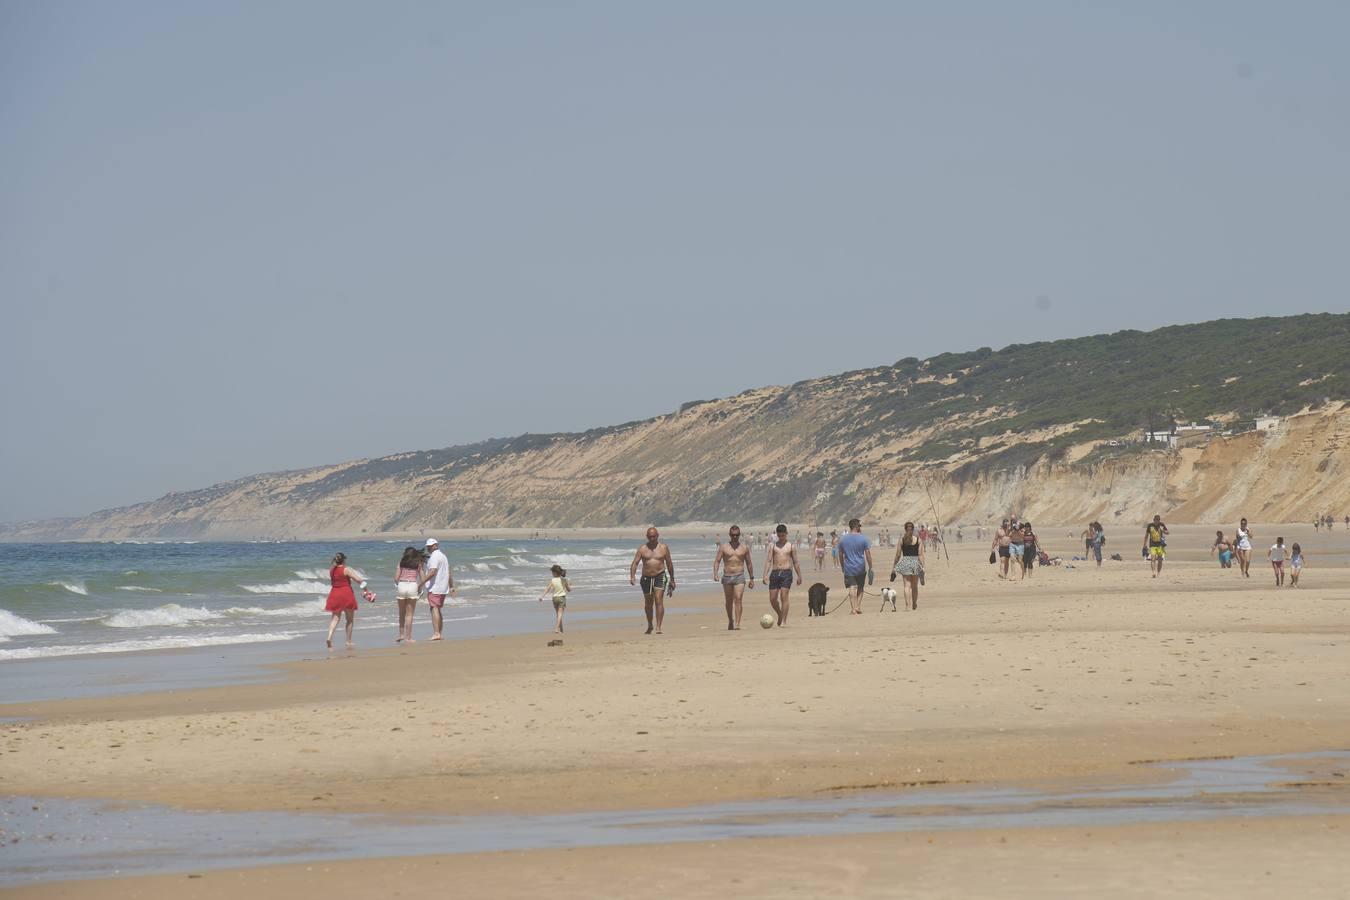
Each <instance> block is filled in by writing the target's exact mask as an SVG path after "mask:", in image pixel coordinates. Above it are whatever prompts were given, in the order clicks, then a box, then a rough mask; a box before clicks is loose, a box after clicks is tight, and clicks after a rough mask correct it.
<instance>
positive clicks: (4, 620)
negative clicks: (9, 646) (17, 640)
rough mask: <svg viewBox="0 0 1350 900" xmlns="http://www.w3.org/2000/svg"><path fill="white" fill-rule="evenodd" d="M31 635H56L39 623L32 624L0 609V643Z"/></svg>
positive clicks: (52, 629)
mask: <svg viewBox="0 0 1350 900" xmlns="http://www.w3.org/2000/svg"><path fill="white" fill-rule="evenodd" d="M33 634H56V629H55V628H53V627H51V626H50V625H43V624H42V623H41V622H33V621H30V620H29V619H25V618H24V617H23V616H20V615H16V614H14V613H12V612H10V611H9V610H7V609H0V641H7V640H9V639H10V638H12V637H27V636H28V635H33Z"/></svg>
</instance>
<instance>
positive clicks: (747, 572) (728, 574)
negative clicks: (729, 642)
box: [712, 525, 755, 631]
mask: <svg viewBox="0 0 1350 900" xmlns="http://www.w3.org/2000/svg"><path fill="white" fill-rule="evenodd" d="M727 537H728V538H729V540H728V541H727V543H725V544H718V545H717V555H716V556H714V557H713V570H712V577H713V581H717V580H718V575H717V570H718V569H719V568H720V569H721V570H722V576H721V581H722V594H723V595H724V596H725V598H726V601H727V631H740V630H741V612H742V610H743V608H744V600H745V586H746V584H747V583H748V584H749V585H750V589H751V590H754V589H755V563H754V560H752V559H751V558H750V548H749V547H747V546H746V545H745V544H742V543H741V526H739V525H732V526H731V528H730V530H728V531H727Z"/></svg>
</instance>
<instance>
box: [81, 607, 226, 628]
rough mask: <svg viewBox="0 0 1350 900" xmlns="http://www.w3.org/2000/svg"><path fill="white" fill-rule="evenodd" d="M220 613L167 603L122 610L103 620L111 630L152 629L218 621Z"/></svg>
mask: <svg viewBox="0 0 1350 900" xmlns="http://www.w3.org/2000/svg"><path fill="white" fill-rule="evenodd" d="M219 618H220V613H213V612H211V611H210V610H209V609H189V608H188V607H186V606H179V605H178V604H177V603H167V604H165V605H164V606H160V607H157V608H155V609H123V610H119V611H117V612H115V613H113V614H112V615H111V616H108V618H106V619H104V620H103V624H104V625H108V626H111V627H113V628H153V627H155V626H157V625H159V626H165V625H187V624H189V623H192V622H206V621H208V620H210V619H219Z"/></svg>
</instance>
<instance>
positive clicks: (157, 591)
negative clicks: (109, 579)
mask: <svg viewBox="0 0 1350 900" xmlns="http://www.w3.org/2000/svg"><path fill="white" fill-rule="evenodd" d="M118 590H119V591H145V592H146V593H148V594H162V593H164V592H163V591H161V590H160V589H159V588H147V587H138V586H137V585H134V584H125V585H122V586H121V587H119V588H118Z"/></svg>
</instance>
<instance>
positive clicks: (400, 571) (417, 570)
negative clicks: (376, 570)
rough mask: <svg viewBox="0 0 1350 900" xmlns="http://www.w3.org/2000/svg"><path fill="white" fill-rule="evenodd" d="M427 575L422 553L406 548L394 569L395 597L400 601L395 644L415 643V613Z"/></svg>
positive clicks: (414, 548)
mask: <svg viewBox="0 0 1350 900" xmlns="http://www.w3.org/2000/svg"><path fill="white" fill-rule="evenodd" d="M426 573H427V571H426V567H425V566H423V565H422V551H421V550H418V549H417V548H416V547H405V548H404V549H403V557H402V558H401V559H400V560H399V561H398V565H397V566H396V567H395V568H394V597H395V599H397V600H398V638H397V640H396V641H395V643H404V642H407V643H409V644H411V643H412V642H413V636H412V632H413V613H414V611H415V610H416V609H417V598H418V596H419V594H420V592H421V584H422V580H423V578H425V576H426Z"/></svg>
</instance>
